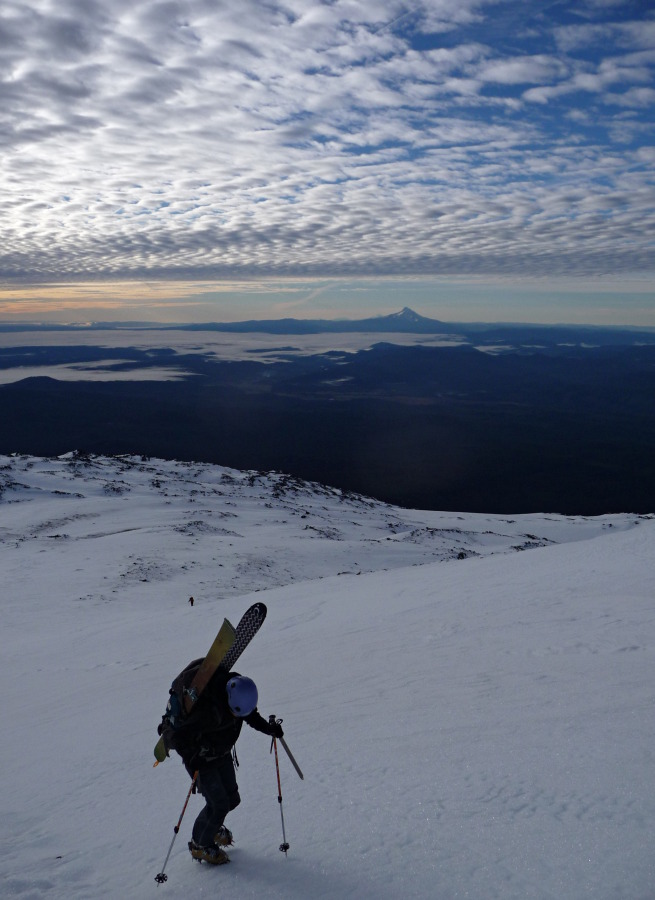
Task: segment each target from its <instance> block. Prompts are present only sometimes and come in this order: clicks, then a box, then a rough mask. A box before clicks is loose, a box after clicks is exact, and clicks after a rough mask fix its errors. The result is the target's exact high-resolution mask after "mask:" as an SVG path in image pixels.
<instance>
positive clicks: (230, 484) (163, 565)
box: [0, 454, 655, 900]
mask: <svg viewBox="0 0 655 900" xmlns="http://www.w3.org/2000/svg"><path fill="white" fill-rule="evenodd" d="M654 545H655V520H654V519H653V518H652V517H648V516H636V515H627V514H626V515H616V516H604V517H601V518H598V519H595V518H582V517H575V518H572V517H562V516H551V515H543V516H539V515H530V516H513V517H503V516H487V515H471V514H466V515H457V514H454V513H438V512H424V511H415V510H407V509H399V508H395V507H391V506H388V505H385V504H382V503H378V502H375V501H371V500H370V499H368V498H366V497H361V496H357V495H352V494H345V493H343V492H341V491H338V490H334V489H331V488H329V487H326V486H324V485H319V484H309V483H306V482H302V481H299V480H297V479H293V478H289V477H288V476H285V475H282V474H279V473H260V472H240V471H236V470H232V469H225V468H222V467H218V466H211V465H198V464H191V463H180V462H167V461H164V460H156V459H142V458H139V457H117V458H106V457H83V456H80V455H79V454H67V455H66V456H65V457H61V458H54V459H44V458H38V457H29V456H9V457H2V458H0V563H1V566H2V568H1V571H2V573H3V580H4V591H3V594H2V600H1V603H2V607H1V609H2V632H1V635H0V647H1V650H2V659H3V667H4V671H5V675H6V685H5V691H4V697H5V703H4V705H3V765H2V766H1V767H0V789H1V792H2V798H3V815H2V817H1V818H0V829H1V831H0V834H1V837H2V839H1V840H0V874H1V875H2V885H3V887H2V892H3V897H4V896H6V897H11V898H19V900H28V898H29V900H35V898H40V897H47V898H49V900H50V898H51V900H64V898H65V900H89V898H100V897H108V898H114V897H115V898H123V897H134V898H138V900H142V898H146V900H147V898H150V897H152V898H155V897H157V898H161V897H162V893H166V895H167V896H170V897H181V896H184V897H186V898H190V900H200V898H205V897H207V896H219V895H220V896H222V895H223V894H225V895H226V896H229V897H230V898H231V900H246V898H248V900H254V898H261V897H266V898H267V900H282V898H284V900H288V898H290V897H293V898H295V897H298V898H300V897H313V898H316V900H343V898H345V897H357V898H358V900H359V898H363V900H397V898H399V897H403V898H404V897H412V898H425V900H428V898H430V900H432V898H435V897H439V898H449V900H454V898H456V897H460V896H467V897H468V898H469V900H493V898H497V900H525V898H527V897H529V898H531V900H552V898H553V897H557V898H567V900H569V898H570V900H615V898H617V897H620V898H621V900H645V898H646V897H649V896H650V894H651V893H652V885H653V883H654V881H653V854H652V834H653V830H654V829H655V778H654V777H653V775H654V774H655V773H654V772H653V762H652V747H653V742H654V740H655V720H654V719H653V716H652V704H653V683H654V678H655V619H654V617H653V599H652V597H653V591H652V587H653V579H652V572H653V569H652V561H653V548H654ZM518 551H524V552H518ZM252 591H257V592H258V593H257V594H256V598H257V599H258V600H263V601H264V602H265V603H266V605H267V606H268V616H267V620H266V622H265V624H264V627H263V628H262V630H261V632H260V633H259V634H258V635H257V637H256V639H255V641H254V642H253V644H252V645H251V647H249V648H248V650H247V651H246V653H245V654H244V656H243V658H242V660H240V662H239V669H240V671H242V672H244V673H245V672H247V673H248V674H249V675H251V677H253V678H254V679H255V681H256V682H257V684H258V687H259V696H260V711H261V712H262V713H263V714H265V715H268V714H270V713H274V714H276V715H279V716H282V717H283V718H284V729H285V736H286V738H287V740H288V742H289V745H290V746H291V748H292V750H293V751H294V753H295V754H296V756H297V758H298V761H299V762H300V764H301V765H302V768H303V770H304V773H305V780H304V781H302V782H301V781H300V780H299V779H298V778H297V777H296V775H295V773H294V772H293V770H292V769H291V766H290V765H289V763H288V760H286V757H283V758H282V759H281V760H280V766H281V776H282V791H283V796H284V817H285V823H286V837H287V840H288V841H289V843H290V851H289V855H288V860H286V861H285V858H284V856H283V855H282V854H281V853H280V852H279V850H278V847H279V844H280V838H281V833H280V814H279V805H278V802H277V796H278V785H277V781H276V773H275V769H274V765H273V759H272V757H271V756H270V753H269V750H270V742H269V741H268V740H267V739H266V738H264V737H263V736H262V735H260V734H256V733H254V732H252V731H251V730H250V729H244V732H246V733H244V734H243V735H242V737H241V739H240V741H239V745H238V751H239V753H238V755H239V760H240V762H241V767H240V768H239V771H238V780H239V786H240V792H241V796H242V800H243V802H242V804H241V806H240V807H239V808H238V809H237V810H235V811H234V812H233V813H231V814H230V817H229V820H228V824H229V825H230V827H231V828H232V829H233V831H234V833H235V840H236V844H235V846H234V848H232V849H231V850H230V856H231V860H232V862H231V864H230V865H229V866H222V867H220V870H218V871H217V870H215V869H214V868H213V867H210V866H205V865H203V866H198V865H197V864H195V863H193V861H192V860H191V859H190V857H189V854H188V851H187V847H186V842H187V840H188V839H189V836H190V831H191V825H192V822H193V819H194V818H195V816H196V815H197V814H198V812H199V811H200V809H201V807H202V800H201V798H200V797H192V798H191V800H190V803H189V808H188V810H187V812H186V818H185V819H184V821H183V823H182V827H181V830H180V833H179V836H178V839H177V841H176V843H175V845H174V849H173V852H172V853H171V856H170V859H169V861H168V866H167V869H166V871H167V874H168V876H169V881H168V883H167V884H166V885H165V886H160V885H158V884H156V882H155V875H156V874H157V873H158V872H160V871H161V867H162V862H163V860H164V856H165V854H166V851H167V849H168V848H169V846H170V842H171V839H172V838H173V837H174V831H173V828H174V826H175V824H176V822H177V821H178V817H179V814H180V810H181V808H182V805H183V802H184V798H185V796H186V793H187V790H188V786H189V780H188V777H187V775H186V772H185V770H184V768H183V767H182V765H181V762H180V760H179V759H177V758H171V759H170V760H168V761H166V762H165V764H164V765H163V766H160V767H158V768H157V769H153V768H152V762H153V757H152V750H153V747H154V744H155V741H156V739H157V734H156V726H157V724H158V722H159V719H160V716H161V713H162V712H163V709H164V706H165V703H166V700H167V698H168V693H167V692H168V687H169V684H170V682H171V680H172V678H173V677H174V676H175V675H176V674H177V672H178V671H179V670H180V669H181V668H182V667H183V666H184V665H185V664H186V663H187V662H188V661H189V660H191V659H193V658H195V657H198V656H200V655H202V653H203V652H205V651H206V649H207V648H208V646H209V643H210V642H211V640H212V638H213V637H214V634H215V633H216V631H217V629H218V626H219V625H220V623H221V622H222V620H223V617H224V616H227V617H228V618H230V620H231V621H233V622H235V621H237V620H238V618H239V617H240V615H241V613H242V612H243V611H244V610H245V609H246V607H247V606H248V605H250V603H251V602H252V601H253V599H254V598H253V596H252V595H249V593H248V592H252ZM190 596H193V597H194V598H195V603H194V605H193V606H191V604H189V602H188V600H189V597H190Z"/></svg>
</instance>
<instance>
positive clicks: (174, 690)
mask: <svg viewBox="0 0 655 900" xmlns="http://www.w3.org/2000/svg"><path fill="white" fill-rule="evenodd" d="M203 658H204V657H201V658H200V659H194V660H193V662H190V663H189V665H188V666H187V667H186V668H185V669H183V670H182V671H181V672H180V674H179V675H178V676H177V677H176V678H175V679H174V680H173V683H172V684H171V687H170V690H169V691H168V703H167V704H166V712H165V713H164V715H163V716H162V717H161V722H160V723H159V725H158V726H157V734H159V735H160V736H163V738H164V745H165V747H166V754H167V755H168V751H169V750H170V749H171V747H172V746H173V742H174V741H173V737H174V734H175V732H176V731H178V730H179V729H180V728H181V727H182V726H183V725H184V724H185V722H186V720H187V717H188V714H187V712H186V710H185V708H184V697H185V694H187V693H188V691H189V687H190V685H191V683H192V681H193V679H194V678H195V675H196V672H197V671H198V669H199V668H200V664H201V662H202V661H203Z"/></svg>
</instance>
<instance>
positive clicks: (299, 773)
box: [280, 737, 305, 781]
mask: <svg viewBox="0 0 655 900" xmlns="http://www.w3.org/2000/svg"><path fill="white" fill-rule="evenodd" d="M280 743H281V744H282V746H283V747H284V749H285V750H286V751H287V756H288V757H289V759H290V760H291V764H292V766H293V767H294V769H295V770H296V772H297V773H298V776H299V777H300V779H301V780H303V781H304V779H305V776H304V775H303V773H302V772H301V771H300V766H299V765H298V763H297V762H296V760H295V759H294V757H293V753H292V752H291V750H289V748H288V747H287V742H286V741H285V740H284V738H283V737H281V738H280Z"/></svg>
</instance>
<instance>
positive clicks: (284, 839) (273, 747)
mask: <svg viewBox="0 0 655 900" xmlns="http://www.w3.org/2000/svg"><path fill="white" fill-rule="evenodd" d="M268 721H269V722H270V723H271V725H274V724H276V719H275V716H272V715H271V716H269V717H268ZM271 750H274V751H275V771H276V772H277V802H278V803H279V804H280V818H281V819H282V843H281V844H280V850H281V851H282V852H283V853H284V855H285V856H286V857H287V859H288V858H289V857H288V856H287V851H288V849H289V844H288V842H287V835H286V832H285V830H284V810H283V809H282V785H281V783H280V763H279V760H278V757H277V740H276V738H275V737H273V740H272V741H271Z"/></svg>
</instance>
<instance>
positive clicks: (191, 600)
mask: <svg viewBox="0 0 655 900" xmlns="http://www.w3.org/2000/svg"><path fill="white" fill-rule="evenodd" d="M189 603H190V604H191V606H193V597H189Z"/></svg>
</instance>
